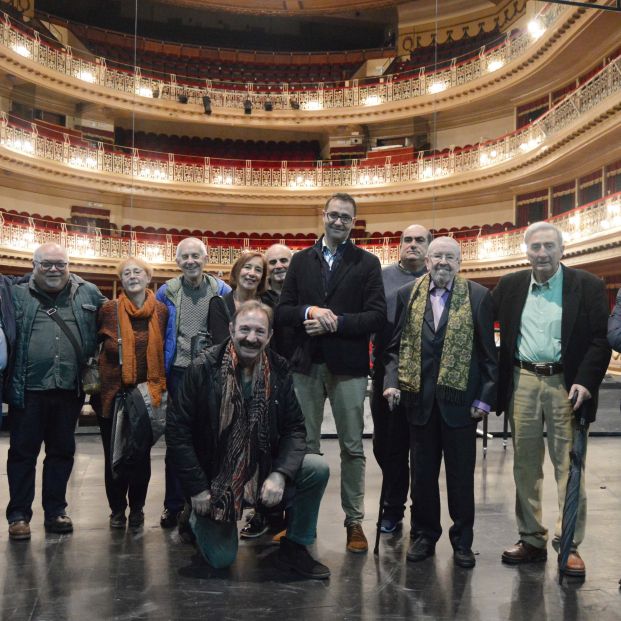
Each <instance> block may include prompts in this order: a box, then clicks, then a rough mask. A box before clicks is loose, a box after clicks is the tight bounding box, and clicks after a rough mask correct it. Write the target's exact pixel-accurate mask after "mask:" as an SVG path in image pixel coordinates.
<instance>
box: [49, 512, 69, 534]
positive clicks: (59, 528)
mask: <svg viewBox="0 0 621 621" xmlns="http://www.w3.org/2000/svg"><path fill="white" fill-rule="evenodd" d="M43 526H44V527H45V530H46V532H48V533H57V534H59V535H64V534H66V533H72V532H73V522H72V521H71V518H70V517H69V516H68V515H57V516H55V517H53V518H52V519H51V520H45V521H44V522H43Z"/></svg>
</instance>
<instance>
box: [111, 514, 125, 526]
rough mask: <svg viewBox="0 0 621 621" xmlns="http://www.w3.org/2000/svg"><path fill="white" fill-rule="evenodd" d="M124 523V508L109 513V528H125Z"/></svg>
mask: <svg viewBox="0 0 621 621" xmlns="http://www.w3.org/2000/svg"><path fill="white" fill-rule="evenodd" d="M126 523H127V518H126V517H125V510H123V511H115V512H113V513H111V514H110V528H125V524H126Z"/></svg>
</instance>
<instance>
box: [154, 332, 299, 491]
mask: <svg viewBox="0 0 621 621" xmlns="http://www.w3.org/2000/svg"><path fill="white" fill-rule="evenodd" d="M227 344H228V340H227V341H225V342H224V343H222V344H220V345H216V346H214V347H211V348H209V349H207V350H206V351H205V352H204V353H203V354H202V355H201V356H199V358H198V359H197V360H196V361H195V362H194V363H193V364H192V366H190V367H188V369H187V370H186V372H185V375H184V377H183V381H182V382H181V385H180V386H179V389H178V391H177V395H176V397H175V399H173V400H172V403H171V405H170V406H169V408H168V413H167V416H166V445H167V449H168V457H169V459H170V460H171V461H172V464H173V467H174V469H175V472H176V473H177V475H178V476H179V480H180V481H181V486H182V488H183V492H184V494H185V496H186V498H187V497H190V496H195V495H196V494H198V493H199V492H202V491H204V490H208V489H209V488H210V483H211V479H212V478H213V476H214V475H215V470H216V467H217V443H218V422H219V418H220V402H221V398H222V385H221V380H220V366H221V364H222V357H223V355H224V349H225V347H226V345H227ZM267 355H268V359H269V363H270V382H271V391H270V400H269V405H268V408H269V417H270V446H271V453H272V464H271V468H270V470H269V471H270V472H274V471H276V472H281V473H282V474H284V475H285V478H286V479H287V483H288V484H290V483H292V482H293V479H294V478H295V475H296V473H297V471H298V468H299V467H300V465H301V464H302V460H303V459H304V454H305V453H306V427H305V426H304V416H303V415H302V411H301V410H300V406H299V404H298V401H297V398H296V396H295V392H294V391H293V381H292V379H291V374H290V373H289V368H288V365H287V362H286V360H285V359H284V358H282V357H281V356H279V355H278V354H276V353H274V352H272V351H270V350H269V349H268V350H267ZM262 484H263V481H259V485H258V487H259V489H261V486H262Z"/></svg>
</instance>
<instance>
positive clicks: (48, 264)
mask: <svg viewBox="0 0 621 621" xmlns="http://www.w3.org/2000/svg"><path fill="white" fill-rule="evenodd" d="M34 263H36V264H37V265H38V266H39V267H40V268H41V269H42V270H43V271H44V272H49V271H50V270H51V269H52V268H53V267H55V268H56V269H57V270H58V271H59V272H62V271H63V270H65V269H67V265H69V263H67V261H34Z"/></svg>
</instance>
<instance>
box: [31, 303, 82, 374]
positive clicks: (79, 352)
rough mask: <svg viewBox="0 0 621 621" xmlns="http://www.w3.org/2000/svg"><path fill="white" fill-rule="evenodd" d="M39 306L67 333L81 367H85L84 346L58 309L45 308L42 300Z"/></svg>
mask: <svg viewBox="0 0 621 621" xmlns="http://www.w3.org/2000/svg"><path fill="white" fill-rule="evenodd" d="M39 304H40V305H41V308H42V309H43V312H44V313H45V314H46V315H47V316H48V317H49V318H50V319H51V320H52V321H54V322H55V323H56V324H57V325H58V327H59V328H60V329H61V330H62V331H63V332H64V333H65V336H66V337H67V338H68V339H69V342H70V343H71V345H72V346H73V349H74V350H75V354H76V356H77V359H78V362H79V364H80V366H81V365H83V364H84V362H85V361H84V353H83V351H82V346H81V345H80V344H79V343H78V341H77V339H76V338H75V336H74V335H73V332H71V330H70V329H69V326H68V325H67V324H66V323H65V320H64V319H63V318H62V317H61V316H60V314H59V312H58V309H57V308H54V307H53V306H50V307H48V308H45V306H44V305H43V303H42V302H41V301H40V300H39Z"/></svg>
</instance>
